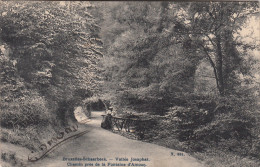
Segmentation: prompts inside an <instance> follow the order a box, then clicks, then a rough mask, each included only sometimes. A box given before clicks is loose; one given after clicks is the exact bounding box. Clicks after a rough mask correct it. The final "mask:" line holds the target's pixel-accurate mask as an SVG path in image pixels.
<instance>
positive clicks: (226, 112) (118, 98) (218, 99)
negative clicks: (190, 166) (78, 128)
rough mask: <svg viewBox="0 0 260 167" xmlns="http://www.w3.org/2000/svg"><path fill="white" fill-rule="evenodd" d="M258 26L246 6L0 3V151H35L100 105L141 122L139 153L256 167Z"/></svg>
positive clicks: (259, 148)
mask: <svg viewBox="0 0 260 167" xmlns="http://www.w3.org/2000/svg"><path fill="white" fill-rule="evenodd" d="M259 17H260V16H259V2H257V1H256V2H185V3H184V2H166V1H165V2H164V1H162V2H51V1H48V2H3V1H1V2H0V54H1V56H0V82H1V84H0V92H1V93H0V106H1V110H0V123H1V142H7V143H12V144H14V145H20V146H23V147H26V148H28V149H30V150H34V151H35V150H37V149H38V145H39V142H40V140H41V138H44V136H45V135H46V134H50V133H53V134H55V133H56V132H58V131H59V129H60V128H63V127H66V126H68V125H69V124H70V123H73V122H76V119H75V116H74V113H73V112H74V109H75V107H77V106H85V105H86V104H87V103H92V102H97V101H102V102H103V103H104V104H106V106H112V107H113V112H114V114H133V113H137V114H143V115H146V116H147V117H151V118H153V120H154V124H153V127H151V128H150V129H149V130H148V131H149V132H148V133H147V135H146V136H145V137H144V139H143V140H144V141H146V142H152V143H155V144H159V145H163V146H165V147H169V148H174V149H178V150H182V151H186V152H188V153H191V154H192V155H193V156H195V157H197V158H198V159H201V160H203V161H206V164H208V165H209V166H211V167H212V166H223V167H224V166H248V167H249V166H259V165H260V164H259V159H260V128H259V127H260V110H259V108H260V94H259V93H260V92H259V90H260V89H259V88H260V72H259V71H260V63H259V61H260V54H259V44H260V43H259V40H260V39H259V37H260V34H259V32H260V29H259ZM257 26H258V27H257ZM28 139H30V140H28ZM1 158H2V159H5V157H4V156H3V154H2V155H1Z"/></svg>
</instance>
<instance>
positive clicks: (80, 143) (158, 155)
mask: <svg viewBox="0 0 260 167" xmlns="http://www.w3.org/2000/svg"><path fill="white" fill-rule="evenodd" d="M78 112H79V113H80V109H79V111H78ZM101 114H102V112H93V113H92V119H91V121H88V120H86V119H85V118H84V115H81V120H82V122H84V121H85V123H86V124H81V125H80V128H79V131H83V130H87V129H88V130H89V132H88V133H86V134H85V135H83V136H81V137H79V138H77V139H74V140H73V141H70V142H68V143H66V144H64V145H62V146H60V147H59V148H57V149H56V150H55V151H54V152H53V153H51V154H50V155H49V156H48V157H46V158H44V159H42V160H39V161H37V162H31V163H29V164H28V166H33V167H35V166H36V167H38V166H40V167H41V166H42V167H66V166H79V164H78V165H72V163H74V164H75V163H81V164H82V165H83V166H85V164H89V163H93V166H95V163H96V162H97V161H63V159H64V158H75V157H78V158H83V157H86V158H97V157H98V158H106V160H107V161H99V162H100V166H102V163H104V164H105V165H106V166H120V163H121V166H123V165H122V164H126V166H128V165H129V163H132V162H130V161H131V158H142V157H143V158H148V161H141V162H139V161H135V162H133V163H134V164H136V165H137V166H139V165H140V164H141V165H142V164H145V165H146V166H148V167H201V166H203V165H202V164H200V163H199V162H198V161H197V160H196V159H195V158H193V157H191V156H189V155H188V154H186V153H183V152H180V151H176V150H173V149H168V148H165V147H161V146H158V145H154V144H150V143H145V142H141V141H136V140H130V139H127V138H125V137H122V136H120V135H117V134H114V133H112V132H110V131H107V130H104V129H102V128H100V123H101V119H102V117H101ZM76 115H77V114H76ZM78 117H80V114H78ZM78 119H79V120H80V118H78ZM171 153H173V154H175V156H172V155H171ZM177 153H183V155H184V156H177ZM116 157H118V158H128V161H117V160H116ZM138 164H139V165H138ZM89 165H91V164H89ZM131 165H133V164H130V166H131Z"/></svg>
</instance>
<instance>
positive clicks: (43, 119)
mask: <svg viewBox="0 0 260 167" xmlns="http://www.w3.org/2000/svg"><path fill="white" fill-rule="evenodd" d="M1 108H2V110H3V111H2V112H1V117H0V121H1V126H2V127H5V128H14V127H17V126H18V127H27V126H30V125H39V124H46V123H48V122H49V121H50V120H51V115H50V113H49V111H48V109H47V107H46V102H45V100H44V99H43V98H41V97H40V96H38V95H37V94H36V93H34V92H31V93H29V94H28V95H25V96H22V97H19V98H17V99H13V101H11V102H9V103H7V102H3V103H2V105H1Z"/></svg>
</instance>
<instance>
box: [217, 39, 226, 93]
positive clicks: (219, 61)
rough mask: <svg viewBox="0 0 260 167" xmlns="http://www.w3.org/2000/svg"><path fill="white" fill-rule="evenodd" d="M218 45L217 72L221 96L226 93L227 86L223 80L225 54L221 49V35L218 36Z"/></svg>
mask: <svg viewBox="0 0 260 167" xmlns="http://www.w3.org/2000/svg"><path fill="white" fill-rule="evenodd" d="M216 40H217V41H216V43H217V54H216V71H217V82H218V91H219V93H220V95H221V96H223V95H224V93H225V86H224V80H223V54H222V49H221V37H220V35H217V36H216Z"/></svg>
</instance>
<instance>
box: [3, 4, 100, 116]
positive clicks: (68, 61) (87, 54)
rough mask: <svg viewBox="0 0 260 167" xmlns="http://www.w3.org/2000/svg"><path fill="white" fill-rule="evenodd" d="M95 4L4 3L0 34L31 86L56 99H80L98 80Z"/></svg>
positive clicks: (64, 100)
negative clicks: (93, 6)
mask: <svg viewBox="0 0 260 167" xmlns="http://www.w3.org/2000/svg"><path fill="white" fill-rule="evenodd" d="M91 9H92V5H90V4H89V3H82V2H30V3H29V2H28V3H27V2H1V7H0V11H1V13H0V14H1V17H0V26H1V27H0V30H1V34H0V35H1V36H0V38H1V41H3V42H4V43H5V44H6V46H8V47H9V48H10V53H9V55H8V56H9V57H10V59H11V60H12V61H15V62H16V63H15V67H16V68H17V73H18V75H19V76H20V77H21V78H23V80H24V82H25V83H26V85H27V87H28V88H31V89H35V90H37V91H38V92H39V93H41V94H42V95H43V96H45V97H46V99H47V100H49V102H50V103H53V102H54V103H62V105H64V104H63V103H64V102H65V103H69V101H71V100H72V101H74V102H77V101H80V100H78V99H77V97H79V96H81V97H83V98H84V96H85V97H87V96H90V94H91V93H89V92H90V91H94V88H95V85H96V84H97V83H98V75H97V74H98V68H97V62H98V60H99V59H100V57H102V53H101V52H100V48H101V45H102V43H101V42H100V40H99V39H98V32H99V30H100V27H99V26H98V25H97V24H96V23H95V19H94V17H93V16H92V15H91V14H90V10H91ZM84 90H85V92H86V93H85V95H84V93H82V92H84ZM86 90H88V91H86ZM69 105H70V107H74V104H73V103H71V104H69ZM65 106H66V105H65ZM54 110H55V109H54ZM64 110H66V107H65V109H64ZM61 112H63V111H61Z"/></svg>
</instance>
